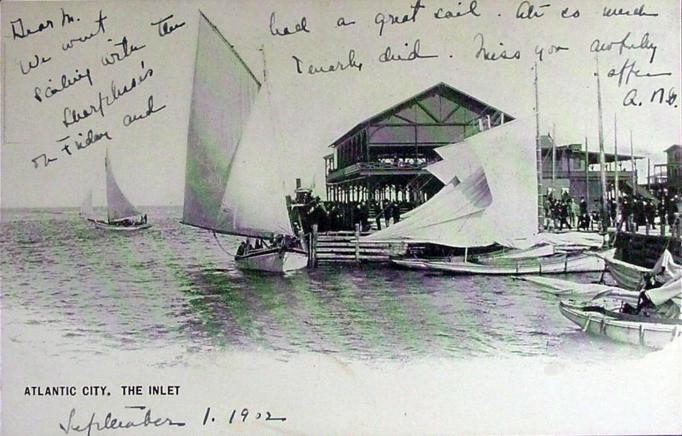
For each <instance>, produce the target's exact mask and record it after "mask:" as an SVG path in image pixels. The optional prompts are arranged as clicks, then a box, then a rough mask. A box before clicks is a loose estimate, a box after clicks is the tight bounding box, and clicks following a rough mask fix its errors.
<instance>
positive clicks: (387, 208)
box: [384, 200, 392, 227]
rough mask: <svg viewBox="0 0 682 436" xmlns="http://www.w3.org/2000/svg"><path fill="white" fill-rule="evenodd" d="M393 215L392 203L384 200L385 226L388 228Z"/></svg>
mask: <svg viewBox="0 0 682 436" xmlns="http://www.w3.org/2000/svg"><path fill="white" fill-rule="evenodd" d="M391 215H392V214H391V203H389V202H388V200H384V224H386V227H388V226H389V224H390V222H391Z"/></svg>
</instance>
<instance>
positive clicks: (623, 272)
mask: <svg viewBox="0 0 682 436" xmlns="http://www.w3.org/2000/svg"><path fill="white" fill-rule="evenodd" d="M598 256H599V257H601V258H602V259H603V260H604V262H605V263H606V269H607V270H608V272H609V273H610V274H611V276H612V277H613V279H614V280H615V281H616V284H617V285H618V286H619V287H621V288H624V289H638V288H639V287H640V285H641V284H642V282H643V280H644V279H645V277H646V276H651V275H655V274H656V271H659V270H661V269H662V268H665V269H666V270H667V271H668V272H669V277H668V278H670V277H671V276H672V275H673V274H674V273H675V272H676V271H678V270H679V269H680V266H679V265H677V264H676V263H675V261H674V259H673V256H672V254H671V253H670V251H668V250H664V251H663V253H662V254H661V257H660V258H659V259H658V261H657V262H656V265H654V267H653V268H645V267H643V266H639V265H634V264H632V263H628V262H624V261H622V260H619V259H616V257H615V256H616V250H615V249H612V250H609V251H606V252H604V253H600V254H599V255H598Z"/></svg>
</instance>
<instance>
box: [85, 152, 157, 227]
mask: <svg viewBox="0 0 682 436" xmlns="http://www.w3.org/2000/svg"><path fill="white" fill-rule="evenodd" d="M104 168H105V171H106V185H107V219H106V220H103V219H98V218H96V217H95V211H94V208H93V206H92V190H90V191H88V193H87V195H86V196H85V199H84V200H83V203H82V204H81V210H80V216H81V217H83V218H84V219H86V220H87V221H88V222H89V223H91V224H93V225H94V226H95V227H96V228H98V229H104V230H112V231H116V232H134V231H137V230H142V229H148V228H150V227H151V226H152V225H151V224H150V223H148V222H147V215H146V214H143V213H142V212H140V211H138V210H137V209H136V208H135V206H133V205H132V203H130V201H129V200H128V198H127V197H126V196H125V194H124V193H123V191H121V188H120V187H119V186H118V183H117V182H116V178H115V177H114V172H113V169H112V167H111V161H110V159H109V150H107V153H106V157H105V158H104Z"/></svg>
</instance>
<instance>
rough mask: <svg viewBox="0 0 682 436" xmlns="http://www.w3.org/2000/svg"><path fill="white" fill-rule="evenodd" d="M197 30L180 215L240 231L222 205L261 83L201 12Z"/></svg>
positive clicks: (205, 225)
mask: <svg viewBox="0 0 682 436" xmlns="http://www.w3.org/2000/svg"><path fill="white" fill-rule="evenodd" d="M198 32H199V33H198V42H197V50H196V63H195V67H194V82H193V88H192V102H191V107H190V119H189V130H188V141H187V164H186V171H185V201H184V208H183V218H182V220H183V222H184V223H185V224H190V225H194V226H198V227H203V228H207V229H211V230H215V231H218V232H223V233H237V232H236V231H235V229H234V228H233V225H232V221H233V219H232V217H230V216H227V215H226V213H225V212H224V211H223V210H222V208H221V205H222V200H223V197H224V195H225V188H226V186H227V179H228V175H229V174H230V171H231V168H232V166H233V159H234V154H235V151H236V150H237V147H238V145H239V143H240V139H241V137H242V131H243V128H244V126H245V125H246V122H247V120H248V118H249V116H250V115H251V111H252V106H253V103H254V101H255V99H256V95H257V94H258V90H259V88H260V83H259V81H258V80H257V79H256V78H255V76H254V75H253V73H252V72H251V71H250V70H249V68H248V67H247V66H246V65H245V64H244V62H243V61H242V59H241V58H240V57H239V55H238V54H237V53H236V51H235V50H234V49H233V47H232V46H231V45H230V44H229V43H228V42H227V41H226V40H225V38H224V37H223V36H222V35H221V34H220V32H219V31H218V29H217V28H216V27H215V26H214V25H213V24H212V23H211V22H210V21H208V19H207V18H206V17H205V16H204V15H203V14H201V16H200V18H199V31H198ZM259 173H260V172H259V171H258V172H257V173H256V174H259ZM256 174H254V178H253V180H254V181H255V180H256V179H257V177H255V175H256ZM259 175H260V174H259ZM256 206H257V203H256V204H252V205H249V207H254V208H255V207H256Z"/></svg>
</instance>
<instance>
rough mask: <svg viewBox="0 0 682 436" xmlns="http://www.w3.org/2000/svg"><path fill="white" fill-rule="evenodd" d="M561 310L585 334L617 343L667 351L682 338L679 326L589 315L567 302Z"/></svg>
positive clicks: (597, 313) (680, 326) (599, 314)
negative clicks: (671, 343)
mask: <svg viewBox="0 0 682 436" xmlns="http://www.w3.org/2000/svg"><path fill="white" fill-rule="evenodd" d="M559 310H560V311H561V314H562V315H563V316H564V317H566V318H567V319H568V320H570V321H572V322H573V323H575V324H576V325H578V326H579V327H580V328H581V329H582V331H584V332H585V333H589V334H592V335H597V336H603V337H607V338H609V339H611V340H613V341H616V342H621V343H626V344H632V345H641V346H644V347H649V348H663V347H664V346H666V345H667V344H669V343H670V342H672V341H674V340H675V339H676V338H679V337H681V336H682V325H679V324H660V323H655V322H637V321H628V320H621V319H617V318H613V317H610V316H608V315H605V314H603V313H599V312H593V311H586V310H584V306H582V305H576V304H573V303H571V302H567V301H562V302H560V303H559Z"/></svg>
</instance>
